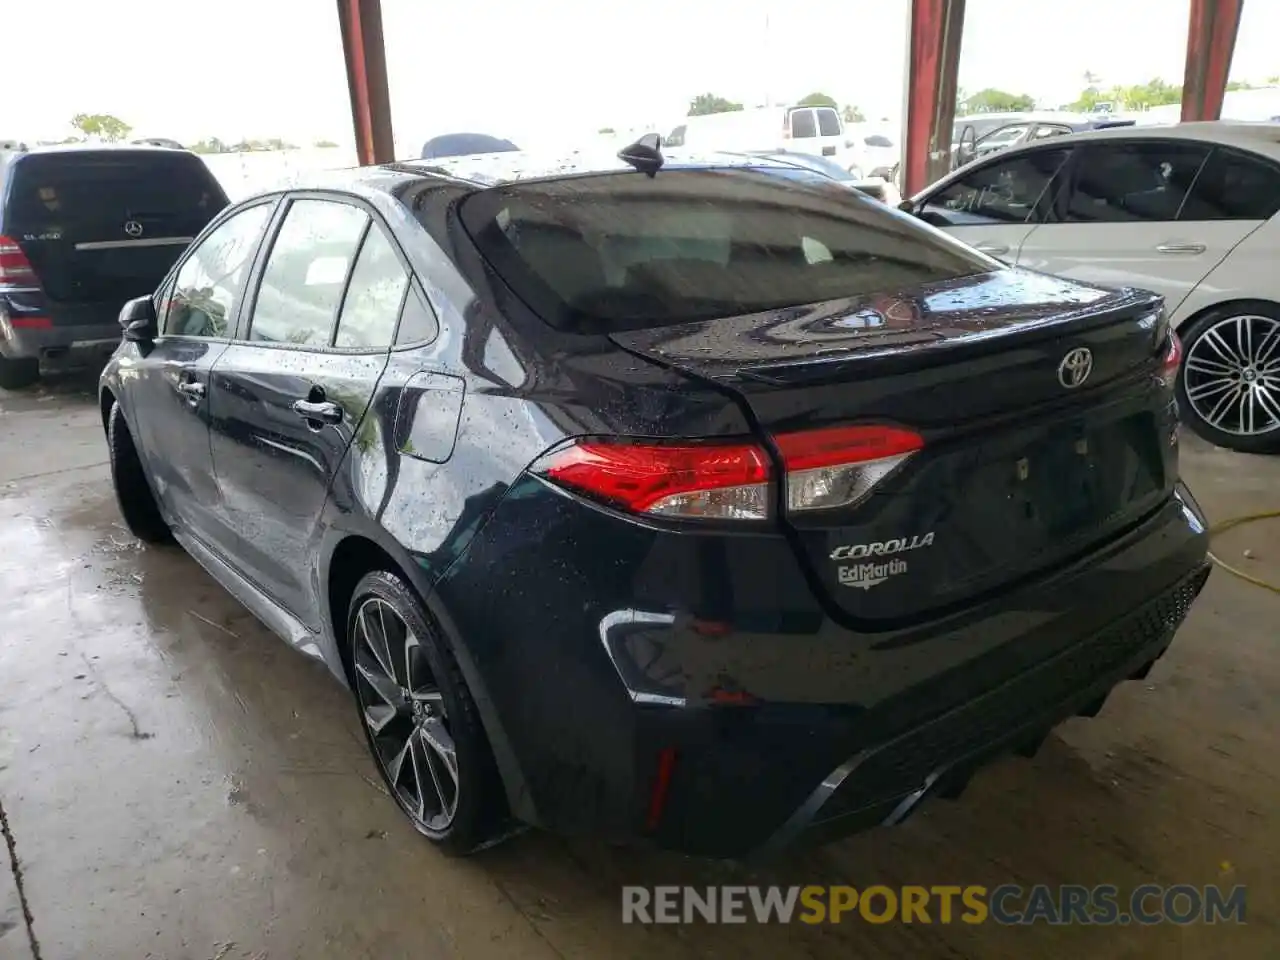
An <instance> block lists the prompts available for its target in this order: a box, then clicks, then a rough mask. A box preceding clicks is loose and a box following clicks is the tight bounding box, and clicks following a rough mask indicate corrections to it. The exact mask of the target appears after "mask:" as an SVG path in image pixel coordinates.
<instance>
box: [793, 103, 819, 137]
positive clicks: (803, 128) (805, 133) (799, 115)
mask: <svg viewBox="0 0 1280 960" xmlns="http://www.w3.org/2000/svg"><path fill="white" fill-rule="evenodd" d="M817 135H818V125H817V123H816V122H814V119H813V111H812V110H793V111H791V136H793V137H795V138H796V139H797V140H807V139H809V138H810V137H816V136H817Z"/></svg>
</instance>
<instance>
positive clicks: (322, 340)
mask: <svg viewBox="0 0 1280 960" xmlns="http://www.w3.org/2000/svg"><path fill="white" fill-rule="evenodd" d="M368 223H369V216H368V214H366V213H365V212H364V211H363V210H361V209H359V208H358V207H353V206H351V205H350V204H347V203H341V202H338V201H331V200H311V199H304V200H295V201H294V202H293V203H292V204H290V206H289V211H288V213H286V214H285V218H284V223H282V224H281V225H280V230H279V232H278V233H277V234H276V238H275V241H274V242H273V243H272V245H271V253H270V254H269V255H268V257H267V264H266V267H264V268H263V271H262V282H261V283H260V284H259V286H258V295H257V298H256V300H255V302H254V306H253V321H252V324H251V326H250V328H249V339H250V340H261V341H266V342H267V343H290V344H296V345H298V346H309V347H327V346H328V345H329V341H330V337H331V335H332V333H333V325H334V321H335V319H336V318H337V314H338V305H339V303H340V302H341V301H342V291H343V288H344V287H345V286H346V282H347V273H348V272H349V271H350V269H351V262H352V260H354V259H355V256H356V250H357V248H358V247H359V245H360V238H361V237H362V236H363V234H364V228H365V226H366V225H367V224H368Z"/></svg>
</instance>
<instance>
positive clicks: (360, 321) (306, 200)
mask: <svg viewBox="0 0 1280 960" xmlns="http://www.w3.org/2000/svg"><path fill="white" fill-rule="evenodd" d="M407 285H408V273H407V270H406V268H405V267H404V265H403V263H402V260H401V259H400V255H399V252H398V250H397V248H396V246H395V244H394V243H393V241H392V239H391V238H390V235H389V234H388V232H387V231H386V230H385V228H384V227H383V226H382V225H381V224H380V223H378V222H374V221H373V219H372V218H371V216H370V212H369V211H368V210H367V209H366V208H365V207H364V206H363V205H361V204H359V203H358V202H357V201H355V200H354V199H350V198H343V197H338V196H330V195H324V194H303V195H298V196H296V197H295V198H293V199H292V200H291V201H289V203H288V206H287V208H286V209H285V210H284V211H283V213H282V216H281V217H279V218H278V227H277V230H276V233H275V236H274V238H273V240H272V241H271V245H270V249H269V251H268V252H267V254H266V256H265V258H264V259H263V263H262V266H261V269H260V271H259V274H258V277H257V278H256V280H255V281H254V293H253V295H252V296H251V297H250V298H249V300H248V303H247V309H246V311H245V321H246V322H245V323H243V324H242V325H241V330H240V332H239V336H238V339H237V340H236V342H235V343H233V344H231V345H230V346H229V347H228V348H227V349H226V351H225V352H224V353H223V354H222V356H221V357H220V358H219V360H218V363H217V366H216V367H215V368H214V371H213V376H212V383H211V387H210V396H211V405H210V416H211V424H212V433H211V436H212V451H213V465H214V471H215V473H216V476H217V483H218V489H219V491H220V494H221V497H222V502H223V505H224V509H225V511H226V516H227V526H228V532H229V538H230V542H229V544H228V546H227V549H228V551H229V552H230V553H232V554H233V555H234V556H235V557H236V559H237V562H238V566H239V567H240V569H241V570H242V571H243V572H244V573H246V574H247V575H248V576H249V577H250V579H252V580H254V581H255V582H256V583H257V584H258V585H259V586H260V587H261V588H262V589H263V590H264V591H265V592H266V593H267V594H268V595H269V596H271V597H272V598H273V599H274V600H276V601H277V602H278V603H280V604H281V605H283V606H284V607H285V608H286V609H288V610H289V611H290V612H291V613H293V614H294V616H296V617H298V618H299V619H300V620H302V621H303V622H304V623H305V624H307V626H309V627H311V628H313V629H317V628H318V627H319V623H320V620H319V609H318V607H317V605H316V600H315V596H314V593H313V591H312V589H311V583H310V572H311V569H312V564H311V558H312V556H313V555H314V543H313V537H314V535H315V531H316V525H317V521H318V519H319V516H320V512H321V510H322V508H323V506H324V502H325V498H326V496H327V495H328V490H329V487H330V484H331V483H332V480H333V477H334V475H335V473H336V471H337V470H338V468H339V465H340V464H341V462H342V460H343V458H344V456H345V455H346V453H347V448H348V447H349V446H350V444H351V443H352V442H353V441H354V442H356V443H361V444H372V442H373V437H372V436H369V435H366V433H365V432H363V429H362V424H363V423H364V422H365V411H366V409H367V408H368V405H369V401H370V398H371V396H372V395H373V393H374V391H375V389H376V387H377V384H378V381H379V379H380V377H381V376H382V373H383V370H384V368H385V367H386V364H387V355H388V351H389V350H390V346H391V344H392V342H393V339H394V332H395V327H396V323H397V320H398V317H399V313H400V307H401V302H402V300H403V299H404V296H405V289H406V287H407Z"/></svg>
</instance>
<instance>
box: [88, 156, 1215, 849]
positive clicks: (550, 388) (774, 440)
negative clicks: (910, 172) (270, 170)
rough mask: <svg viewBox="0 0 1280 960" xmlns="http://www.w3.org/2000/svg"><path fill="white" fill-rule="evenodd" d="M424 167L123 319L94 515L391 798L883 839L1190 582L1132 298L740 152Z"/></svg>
mask: <svg viewBox="0 0 1280 960" xmlns="http://www.w3.org/2000/svg"><path fill="white" fill-rule="evenodd" d="M638 147H640V148H642V149H634V150H630V151H624V154H623V155H622V156H621V157H620V159H618V160H617V161H613V160H612V158H610V161H609V162H602V163H600V164H587V163H586V162H585V161H584V160H583V159H582V158H577V159H575V160H569V161H566V162H553V163H541V162H538V161H537V160H536V159H535V158H532V157H529V156H526V155H523V154H517V153H512V154H506V155H493V156H488V157H483V158H474V159H456V160H439V161H434V162H431V163H426V162H421V161H415V162H410V163H404V164H392V165H386V166H381V167H373V168H367V169H363V170H359V171H352V172H345V173H341V174H333V175H328V176H326V177H323V178H317V179H315V180H314V181H312V182H311V183H309V184H308V185H306V186H305V187H298V188H296V189H290V190H287V191H283V192H276V193H268V194H264V195H261V196H257V197H254V198H253V199H250V200H247V201H245V202H243V203H240V204H238V205H237V206H235V207H233V208H231V209H228V210H226V211H225V212H224V213H223V214H222V215H221V216H220V217H219V218H218V219H217V220H216V221H215V222H214V223H212V224H211V225H210V226H209V227H208V228H207V229H206V230H205V231H204V232H203V234H202V235H201V236H200V237H199V238H198V239H197V240H196V242H195V243H194V244H193V245H192V247H191V249H190V250H189V251H188V252H187V253H186V254H185V255H184V256H183V257H182V258H181V259H180V260H179V262H178V263H177V264H176V265H175V267H174V269H173V270H172V271H171V272H170V273H169V275H168V277H167V278H166V279H165V280H164V281H163V283H161V284H160V285H159V288H158V289H157V291H156V293H155V295H154V296H152V297H147V298H142V299H139V300H136V301H133V302H131V303H129V304H128V305H127V306H126V307H125V309H124V311H123V312H122V316H121V322H122V324H124V327H125V329H124V338H125V342H124V343H123V345H122V346H121V348H120V349H119V351H118V352H117V354H116V356H115V357H114V359H113V360H112V361H111V362H110V364H109V365H108V367H107V369H106V371H105V373H104V375H103V377H102V381H101V395H100V396H101V409H102V420H103V425H104V427H105V428H106V434H107V439H108V443H109V447H110V456H111V464H112V471H113V476H114V481H115V486H116V492H117V496H118V499H119V503H120V507H121V510H122V512H123V515H124V517H125V519H126V520H127V522H128V524H129V526H130V528H131V529H132V530H133V531H134V532H135V533H136V534H137V535H138V536H140V537H142V538H143V539H146V540H149V541H163V540H166V539H169V538H170V537H172V538H176V540H177V541H178V543H180V544H181V545H182V546H183V547H184V548H185V549H186V550H187V551H188V552H190V553H191V554H192V555H193V556H194V557H196V559H197V560H198V561H199V562H200V563H201V564H203V565H204V566H205V567H206V569H208V570H209V571H210V573H211V574H212V575H213V576H214V577H216V578H217V579H218V580H219V581H221V582H222V584H224V585H225V586H226V587H227V589H228V590H230V591H231V592H232V593H233V594H235V595H236V596H237V597H238V598H240V599H241V600H242V601H243V602H244V603H245V604H246V605H247V606H248V607H249V608H250V609H251V610H253V611H254V613H255V614H256V615H257V616H258V617H260V618H261V619H262V620H263V622H264V623H266V624H267V625H268V626H269V627H270V628H272V629H273V630H274V631H275V632H277V633H278V634H280V635H281V636H282V637H283V638H284V639H286V640H287V641H288V642H289V643H291V644H293V645H294V646H296V647H298V648H299V649H300V650H302V651H304V652H306V653H308V654H311V655H312V656H315V657H318V658H319V659H321V660H322V661H323V662H324V663H325V664H327V665H328V667H329V669H330V670H332V672H333V673H334V674H335V675H336V676H337V677H339V678H341V679H342V680H343V681H344V682H345V683H348V684H350V686H351V688H352V690H353V694H354V700H355V703H356V705H357V707H358V710H359V715H360V718H361V722H362V724H363V727H364V730H365V733H366V735H367V740H368V744H369V748H370V751H371V754H372V757H373V759H374V761H375V762H376V764H377V766H378V769H379V770H380V771H381V774H382V776H383V777H384V779H385V781H386V784H387V787H388V790H389V792H390V793H391V795H392V796H393V797H394V798H395V800H396V802H397V803H398V804H399V805H400V807H401V808H402V809H403V811H404V813H405V814H406V815H407V816H408V817H409V819H410V820H411V821H412V823H413V824H414V826H415V827H416V828H417V829H418V830H419V831H420V832H421V833H422V834H424V835H426V836H427V837H429V838H431V839H432V840H433V841H435V842H436V843H437V844H439V845H441V846H442V847H444V848H445V849H447V850H451V851H455V852H462V851H468V850H472V849H475V848H477V847H478V846H481V845H483V844H485V843H486V842H488V841H490V840H491V839H493V838H494V837H497V836H501V835H503V833H504V832H505V831H507V830H508V829H509V827H510V825H511V824H518V823H521V822H523V823H528V824H536V825H540V826H542V827H546V828H549V829H554V830H557V831H564V832H570V833H587V834H592V835H597V836H604V837H609V838H614V839H619V840H628V839H630V840H636V839H639V840H643V841H646V842H650V843H653V844H657V845H661V846H664V847H670V848H675V849H679V850H684V851H687V852H691V853H695V854H701V855H708V856H737V855H742V854H745V853H751V852H758V851H768V850H773V849H777V848H779V847H781V846H785V845H788V844H790V843H792V842H795V841H798V840H801V839H816V838H824V837H832V836H836V835H839V834H842V833H846V832H848V831H851V830H856V829H860V828H864V827H867V826H869V825H873V824H879V823H893V822H896V821H898V820H901V819H902V818H903V817H905V816H907V815H908V814H909V813H910V812H911V811H912V810H913V809H915V807H916V806H917V804H918V803H919V802H920V801H921V800H922V799H923V798H925V797H927V796H930V795H932V794H944V795H954V794H956V793H957V792H958V791H959V790H960V789H961V788H962V787H963V786H964V784H965V783H966V781H967V779H968V778H969V777H970V775H971V774H972V773H973V771H974V770H975V769H976V768H977V767H978V766H979V765H980V764H981V763H982V762H983V761H985V760H986V759H988V758H989V757H991V756H994V755H996V754H998V753H1001V752H1004V751H1010V750H1013V751H1020V752H1022V753H1027V754H1029V753H1031V752H1034V750H1035V749H1036V747H1037V746H1038V745H1039V743H1040V742H1041V741H1042V740H1043V738H1044V737H1045V736H1046V735H1047V733H1048V731H1049V730H1050V729H1051V728H1052V727H1053V726H1054V725H1055V724H1057V723H1059V722H1060V721H1062V720H1063V719H1064V718H1066V717H1070V716H1073V715H1076V714H1083V715H1093V714H1094V713H1096V712H1097V711H1098V710H1099V709H1100V707H1101V706H1102V703H1103V701H1104V699H1105V698H1106V697H1107V695H1108V692H1109V691H1110V690H1111V688H1112V687H1113V686H1114V685H1116V684H1117V683H1119V682H1120V681H1122V680H1124V679H1126V678H1130V677H1141V676H1144V675H1145V674H1146V672H1147V671H1148V670H1149V669H1150V667H1151V665H1152V663H1153V662H1154V661H1155V660H1156V659H1157V658H1158V657H1160V656H1161V654H1163V653H1164V651H1165V649H1166V648H1167V647H1168V645H1169V643H1170V640H1171V638H1172V636H1173V634H1174V631H1175V630H1176V629H1177V628H1178V626H1179V624H1180V623H1181V622H1182V619H1183V617H1184V616H1185V614H1186V613H1187V610H1188V607H1189V606H1190V605H1191V603H1192V601H1193V600H1194V598H1195V597H1196V595H1197V593H1198V592H1199V591H1200V589H1201V587H1202V585H1203V584H1204V582H1205V578H1206V577H1207V575H1208V567H1207V566H1206V534H1205V523H1204V519H1203V516H1202V515H1201V512H1200V510H1199V508H1198V507H1197V505H1196V503H1195V501H1194V499H1193V498H1192V496H1191V494H1190V493H1189V492H1188V491H1187V489H1186V487H1185V486H1184V485H1183V484H1182V483H1181V482H1180V481H1179V479H1178V435H1177V429H1176V428H1177V424H1176V409H1175V403H1174V393H1173V383H1174V376H1175V372H1176V370H1177V364H1178V357H1179V346H1178V341H1177V339H1176V337H1175V336H1174V335H1173V333H1172V332H1171V331H1170V330H1169V328H1168V325H1167V323H1166V320H1165V316H1164V311H1163V308H1162V304H1161V302H1160V300H1159V299H1158V298H1156V297H1154V296H1153V295H1150V294H1147V293H1143V292H1140V291H1135V290H1114V291H1113V290H1104V289H1099V288H1096V287H1091V286H1085V285H1081V284H1078V283H1072V282H1068V281H1065V280H1060V279H1056V278H1052V277H1048V276H1043V275H1039V274H1035V273H1030V272H1027V271H1024V270H1017V269H1011V268H1008V267H1005V266H1003V265H1001V264H1000V263H998V262H996V261H994V260H991V259H989V258H987V257H985V256H983V255H981V254H979V253H977V252H975V251H973V250H972V249H970V248H968V247H966V246H964V245H963V244H961V243H959V242H957V241H955V240H953V239H951V238H949V237H947V236H945V235H944V234H942V233H940V232H938V231H936V230H934V229H932V228H931V227H928V226H926V225H923V224H921V223H920V222H919V221H917V220H915V219H914V218H912V217H909V216H906V215H904V214H902V213H899V212H898V211H896V210H893V209H890V208H887V207H885V206H884V205H882V204H879V203H877V202H875V201H873V200H870V199H868V198H866V197H864V196H862V195H860V194H859V193H857V192H856V191H852V190H847V189H845V188H844V187H842V186H841V185H839V184H837V183H834V182H833V181H831V180H830V179H829V178H827V177H824V176H822V175H821V174H818V173H815V172H813V171H807V170H804V169H801V168H797V167H795V166H794V165H790V164H782V163H778V162H775V161H770V160H767V159H764V158H744V157H737V158H725V157H719V158H717V157H709V158H695V157H688V158H684V159H676V158H672V157H667V158H663V156H662V154H661V153H660V151H659V150H658V149H655V148H654V147H652V145H649V144H640V145H638Z"/></svg>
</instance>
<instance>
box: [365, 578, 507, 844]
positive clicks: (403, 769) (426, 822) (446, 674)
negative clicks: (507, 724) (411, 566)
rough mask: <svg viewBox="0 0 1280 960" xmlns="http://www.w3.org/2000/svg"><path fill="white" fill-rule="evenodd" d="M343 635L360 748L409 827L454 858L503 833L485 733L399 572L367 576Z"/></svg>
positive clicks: (448, 655)
mask: <svg viewBox="0 0 1280 960" xmlns="http://www.w3.org/2000/svg"><path fill="white" fill-rule="evenodd" d="M346 636H347V639H348V645H349V652H350V660H349V666H350V670H351V684H352V687H353V688H354V692H355V701H356V709H357V713H358V714H359V717H360V726H361V729H363V730H364V733H365V742H366V744H367V745H368V747H369V752H370V753H371V754H372V756H373V761H374V764H375V766H377V768H378V772H379V773H380V774H381V776H382V781H383V783H384V784H386V787H387V790H388V791H389V792H390V794H391V797H392V799H394V800H395V802H396V804H397V805H398V806H399V807H400V809H401V811H402V812H403V813H404V814H405V815H406V816H407V817H408V819H409V822H410V823H412V824H413V826H414V828H415V829H416V830H417V831H418V832H419V833H420V834H422V835H423V836H424V837H426V838H427V839H429V840H430V841H431V842H432V843H433V844H434V845H435V846H436V847H438V848H439V849H440V850H442V851H444V852H445V853H448V854H452V855H455V856H459V855H464V854H467V853H471V852H473V851H475V850H477V849H480V848H482V847H484V846H487V845H489V844H490V843H491V842H492V841H494V840H495V839H497V838H499V837H501V836H503V835H504V834H502V832H501V830H502V827H503V826H504V825H505V823H506V821H507V815H506V796H505V794H504V793H503V789H502V782H501V779H500V778H499V776H498V771H497V765H496V763H495V762H494V760H493V753H492V751H491V750H490V748H489V742H488V739H487V737H486V736H485V732H484V727H483V726H482V724H481V722H480V716H479V713H478V711H477V709H476V705H475V702H474V700H472V697H471V693H470V691H469V690H468V689H467V685H466V682H465V681H464V680H463V677H462V672H461V670H460V669H459V668H458V664H457V661H456V660H455V659H454V657H453V654H452V652H451V651H450V650H449V648H448V646H447V645H446V644H445V642H444V641H443V640H442V639H441V637H440V633H439V631H438V630H437V629H436V628H435V627H434V625H433V622H432V620H431V617H430V615H429V614H428V613H427V611H426V609H425V607H424V606H423V604H422V601H421V600H419V599H418V596H417V594H416V593H415V592H414V591H413V589H412V588H410V587H409V586H408V584H406V583H405V582H404V580H402V579H401V578H400V577H399V576H397V575H396V574H393V573H389V572H387V571H384V570H378V571H374V572H372V573H369V574H366V575H365V576H364V577H363V578H362V579H361V580H360V582H359V583H358V584H356V588H355V591H354V593H353V594H352V598H351V604H350V607H349V609H348V614H347V633H346ZM448 749H451V750H452V764H450V762H449V760H448V759H447V757H448V753H447V750H448ZM424 767H425V769H424Z"/></svg>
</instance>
